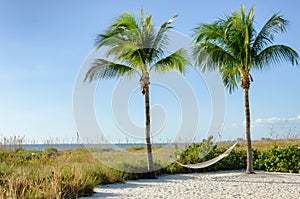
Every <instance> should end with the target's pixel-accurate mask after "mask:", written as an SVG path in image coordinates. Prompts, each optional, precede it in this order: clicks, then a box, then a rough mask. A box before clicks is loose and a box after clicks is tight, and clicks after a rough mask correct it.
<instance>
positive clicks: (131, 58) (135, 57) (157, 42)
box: [84, 9, 188, 178]
mask: <svg viewBox="0 0 300 199" xmlns="http://www.w3.org/2000/svg"><path fill="white" fill-rule="evenodd" d="M176 17H177V15H175V16H173V17H172V18H171V19H169V20H168V21H166V22H164V23H163V24H162V25H161V26H160V28H159V29H158V30H156V28H155V27H154V25H153V24H152V15H149V16H147V15H144V13H143V10H142V9H141V13H140V15H139V16H137V15H134V14H130V13H124V14H121V15H120V16H119V17H117V18H116V20H115V21H114V22H113V24H112V25H111V26H109V28H108V29H107V30H106V31H105V33H104V34H99V35H98V36H97V38H96V48H97V49H99V48H101V47H108V50H107V51H106V55H107V57H106V58H108V57H109V56H112V57H113V60H114V61H110V60H109V59H103V58H100V59H97V60H96V61H95V62H94V63H93V64H92V66H91V68H90V69H89V70H88V72H87V73H86V76H85V79H84V80H86V81H87V80H88V81H89V82H91V81H94V80H98V79H112V78H119V77H122V76H126V77H132V76H133V74H136V75H138V76H139V77H140V85H141V90H142V94H143V95H144V100H145V116H146V117H145V118H146V121H145V127H146V128H145V134H146V136H145V138H146V143H147V157H148V159H147V160H148V173H149V177H151V178H156V176H155V172H154V162H153V157H152V146H151V140H150V139H151V134H150V132H151V131H150V127H151V126H150V121H151V120H150V92H149V85H150V72H151V71H156V72H160V73H163V72H169V71H173V70H176V71H179V72H180V73H182V72H184V70H185V67H186V66H187V65H188V58H187V52H186V50H184V49H182V48H181V49H178V50H177V51H176V52H173V53H171V54H170V55H168V56H166V55H165V52H164V51H165V46H166V45H167V44H168V39H169V38H168V35H167V32H168V31H169V30H170V29H171V28H172V26H171V23H172V22H173V21H174V20H175V18H176Z"/></svg>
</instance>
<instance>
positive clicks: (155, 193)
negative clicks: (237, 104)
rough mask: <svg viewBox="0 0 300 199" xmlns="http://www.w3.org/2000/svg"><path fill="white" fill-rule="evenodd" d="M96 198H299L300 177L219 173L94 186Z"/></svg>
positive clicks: (291, 175)
mask: <svg viewBox="0 0 300 199" xmlns="http://www.w3.org/2000/svg"><path fill="white" fill-rule="evenodd" d="M94 191H95V192H96V193H95V194H94V195H93V196H92V197H82V198H81V199H84V198H85V199H96V198H101V199H102V198H134V199H135V198H164V199H165V198H172V199H175V198H176V199H177V198H218V199H219V198H268V199H269V198H288V199H292V198H295V199H299V198H300V174H288V173H269V172H262V171H258V172H256V174H255V175H246V174H245V173H244V172H243V171H220V172H207V173H193V174H180V175H167V176H161V177H159V178H158V179H156V180H148V179H141V180H135V181H128V182H126V183H118V184H111V185H103V186H97V187H96V188H95V189H94Z"/></svg>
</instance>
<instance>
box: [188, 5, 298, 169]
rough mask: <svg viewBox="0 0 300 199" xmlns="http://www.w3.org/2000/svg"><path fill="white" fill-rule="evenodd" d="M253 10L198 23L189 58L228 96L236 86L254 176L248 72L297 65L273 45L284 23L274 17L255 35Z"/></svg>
mask: <svg viewBox="0 0 300 199" xmlns="http://www.w3.org/2000/svg"><path fill="white" fill-rule="evenodd" d="M253 12H254V6H253V7H252V8H251V10H250V11H249V13H248V14H246V11H245V7H244V6H241V9H240V13H239V12H238V11H235V12H233V13H232V14H231V15H229V16H226V17H225V18H223V19H219V20H217V21H215V22H213V23H212V24H205V23H202V24H200V25H199V26H197V27H196V28H195V29H194V42H195V43H194V48H193V57H194V59H195V65H197V66H200V67H201V68H202V70H203V71H206V70H218V71H219V73H220V74H221V75H222V79H223V82H224V85H225V86H226V87H227V88H228V89H229V92H230V93H231V92H232V91H233V90H234V89H235V88H237V87H238V83H240V86H241V88H242V89H243V90H244V106H245V117H246V140H247V169H246V173H248V174H252V173H254V169H253V159H252V147H251V136H250V108H249V89H250V84H251V82H253V78H252V76H251V73H250V72H251V71H252V70H260V69H263V68H265V67H266V66H269V65H272V64H273V65H274V64H278V63H280V62H282V61H286V62H290V63H291V64H292V65H295V64H296V65H298V59H299V56H298V54H297V52H296V51H295V50H293V49H292V48H290V47H288V46H285V45H275V44H274V36H275V34H278V33H282V32H286V27H287V25H288V23H289V22H288V21H287V20H286V19H285V18H284V17H283V16H281V15H279V13H276V14H274V15H273V16H272V17H271V18H270V19H269V20H268V21H267V22H266V23H265V24H264V26H263V27H262V29H261V30H260V31H259V32H256V30H255V28H254V15H253Z"/></svg>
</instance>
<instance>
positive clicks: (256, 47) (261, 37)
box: [252, 13, 289, 54]
mask: <svg viewBox="0 0 300 199" xmlns="http://www.w3.org/2000/svg"><path fill="white" fill-rule="evenodd" d="M288 24H289V21H288V20H286V19H284V18H283V16H281V15H279V13H276V14H274V15H273V16H272V17H271V18H270V19H269V20H268V21H267V23H266V24H265V25H264V26H263V27H262V29H261V30H260V32H259V33H258V34H257V36H256V38H255V40H254V41H253V45H252V51H253V53H254V54H259V53H260V51H261V50H262V49H263V48H264V47H266V46H268V45H270V44H273V42H274V38H275V34H278V33H281V32H286V28H287V25H288Z"/></svg>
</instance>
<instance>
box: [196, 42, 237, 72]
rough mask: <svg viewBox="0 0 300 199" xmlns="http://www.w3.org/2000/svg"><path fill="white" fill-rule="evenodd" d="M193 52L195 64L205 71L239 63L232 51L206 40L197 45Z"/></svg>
mask: <svg viewBox="0 0 300 199" xmlns="http://www.w3.org/2000/svg"><path fill="white" fill-rule="evenodd" d="M192 52H193V58H194V60H195V66H198V67H200V68H201V70H202V71H203V72H205V71H206V70H215V69H216V68H219V67H222V66H226V65H232V64H233V63H234V64H237V61H236V58H235V57H234V56H233V55H231V52H229V51H228V50H226V49H224V48H222V47H220V46H218V45H217V44H215V43H210V42H206V43H202V44H198V45H195V46H194V47H193V51H192Z"/></svg>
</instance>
